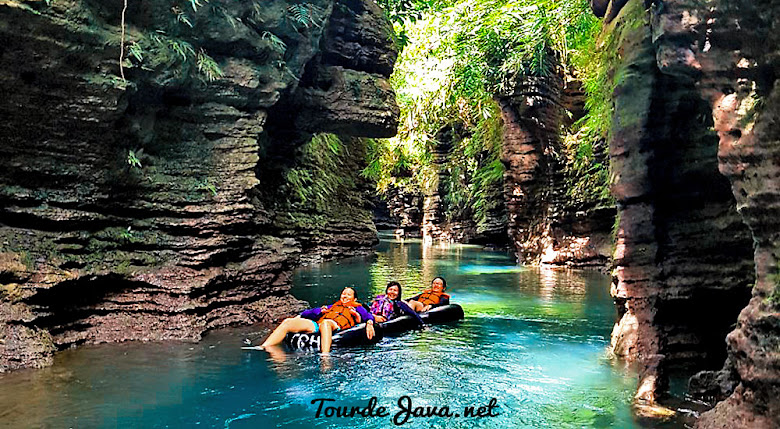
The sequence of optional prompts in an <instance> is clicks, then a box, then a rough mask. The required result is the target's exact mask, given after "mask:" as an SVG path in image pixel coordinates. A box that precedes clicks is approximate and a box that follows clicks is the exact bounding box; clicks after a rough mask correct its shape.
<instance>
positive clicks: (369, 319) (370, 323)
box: [357, 305, 375, 340]
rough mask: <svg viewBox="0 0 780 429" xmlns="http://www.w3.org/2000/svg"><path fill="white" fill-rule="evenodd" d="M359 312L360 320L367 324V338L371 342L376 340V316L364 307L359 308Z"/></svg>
mask: <svg viewBox="0 0 780 429" xmlns="http://www.w3.org/2000/svg"><path fill="white" fill-rule="evenodd" d="M357 312H358V314H359V315H360V320H363V321H365V322H366V337H367V338H368V339H369V340H370V339H372V338H374V334H375V332H374V315H373V314H371V313H369V312H368V311H366V309H365V308H363V306H362V305H361V306H360V307H357Z"/></svg>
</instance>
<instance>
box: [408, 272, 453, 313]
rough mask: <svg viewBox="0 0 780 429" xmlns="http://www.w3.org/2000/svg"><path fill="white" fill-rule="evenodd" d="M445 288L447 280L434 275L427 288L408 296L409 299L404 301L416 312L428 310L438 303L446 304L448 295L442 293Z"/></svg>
mask: <svg viewBox="0 0 780 429" xmlns="http://www.w3.org/2000/svg"><path fill="white" fill-rule="evenodd" d="M445 289H447V281H446V280H444V278H443V277H436V278H434V279H433V281H432V282H431V287H430V288H429V289H426V290H424V291H423V292H422V293H421V294H418V295H415V296H413V297H411V298H409V301H406V303H407V304H409V307H411V308H412V310H414V311H416V312H418V313H422V312H425V311H428V310H430V309H431V308H433V307H438V306H440V305H448V304H449V303H450V296H449V295H447V294H446V293H444V290H445Z"/></svg>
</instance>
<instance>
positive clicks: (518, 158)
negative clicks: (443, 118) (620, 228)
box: [498, 76, 615, 267]
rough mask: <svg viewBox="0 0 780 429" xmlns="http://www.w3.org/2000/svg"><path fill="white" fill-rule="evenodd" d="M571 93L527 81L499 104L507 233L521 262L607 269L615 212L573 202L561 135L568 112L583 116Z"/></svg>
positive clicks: (543, 81) (549, 81) (546, 82)
mask: <svg viewBox="0 0 780 429" xmlns="http://www.w3.org/2000/svg"><path fill="white" fill-rule="evenodd" d="M571 88H572V86H565V85H564V80H563V78H562V77H560V76H553V77H547V78H526V79H525V80H524V81H521V82H518V84H517V86H516V87H515V89H514V91H513V92H512V93H511V94H509V93H508V94H502V95H500V96H499V97H498V102H499V105H500V106H501V115H502V119H503V123H504V140H503V153H502V156H501V161H502V162H503V163H504V166H505V167H506V173H505V175H504V200H505V201H506V207H507V214H508V234H509V239H510V241H511V242H512V244H513V245H514V248H515V250H516V251H517V258H518V261H519V262H521V263H530V264H534V263H545V264H554V265H573V266H599V267H603V266H605V265H606V264H607V262H608V261H609V259H610V254H611V252H612V239H611V237H610V231H611V229H612V224H613V220H614V213H615V208H614V207H613V206H612V205H611V204H599V203H598V202H594V201H590V202H577V201H574V200H573V199H572V198H571V197H570V196H569V195H568V189H569V184H568V183H567V177H566V175H565V172H564V160H563V159H562V156H561V154H562V153H563V144H562V142H561V136H560V129H561V125H562V122H563V121H564V115H563V112H564V106H566V107H568V108H570V109H572V111H575V112H576V111H577V110H579V109H581V106H580V102H579V101H578V100H580V99H581V96H582V94H581V93H578V91H571V90H570V89H571ZM575 114H576V113H575Z"/></svg>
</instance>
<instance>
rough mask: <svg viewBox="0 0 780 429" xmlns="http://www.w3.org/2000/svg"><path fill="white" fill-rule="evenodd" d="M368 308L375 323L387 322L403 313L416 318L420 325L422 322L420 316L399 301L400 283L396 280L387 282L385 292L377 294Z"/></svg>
mask: <svg viewBox="0 0 780 429" xmlns="http://www.w3.org/2000/svg"><path fill="white" fill-rule="evenodd" d="M369 310H370V311H371V314H373V315H374V320H375V321H376V322H377V323H383V322H387V321H388V320H390V319H393V318H396V317H398V316H401V315H403V314H408V315H410V316H412V317H414V318H416V319H417V320H418V321H419V322H420V324H421V325H422V324H423V321H422V319H420V316H419V315H418V314H417V313H415V312H414V310H412V308H411V307H409V305H408V304H406V303H405V302H403V301H401V284H400V283H398V282H396V281H391V282H390V283H388V284H387V287H386V288H385V294H384V295H377V297H376V298H374V301H373V302H372V303H371V308H370V309H369Z"/></svg>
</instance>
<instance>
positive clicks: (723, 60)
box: [654, 0, 780, 428]
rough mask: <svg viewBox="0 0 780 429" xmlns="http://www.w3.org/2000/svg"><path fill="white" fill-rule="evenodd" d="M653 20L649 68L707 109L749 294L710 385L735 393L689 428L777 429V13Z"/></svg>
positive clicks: (750, 5) (678, 12) (723, 10)
mask: <svg viewBox="0 0 780 429" xmlns="http://www.w3.org/2000/svg"><path fill="white" fill-rule="evenodd" d="M654 16H655V22H654V28H655V33H656V34H657V35H658V36H657V40H658V41H657V43H658V45H659V50H658V54H657V60H658V63H659V65H660V66H661V67H665V68H668V69H672V70H677V71H678V73H679V74H683V75H693V76H696V77H698V89H699V91H700V93H701V94H702V96H703V97H704V99H705V100H706V101H707V102H708V105H709V106H711V111H712V117H713V119H714V123H713V127H714V129H715V131H716V132H717V136H718V140H719V144H718V153H717V158H718V167H719V171H720V173H721V174H723V175H724V176H725V177H727V178H728V180H729V181H730V182H731V191H732V193H733V196H734V198H735V199H736V211H737V212H738V213H739V215H740V217H741V219H742V221H743V222H744V223H745V224H746V225H747V226H748V227H749V228H750V232H751V235H752V241H753V247H754V249H753V254H752V261H751V262H753V266H754V267H753V268H754V270H755V271H754V272H755V285H754V286H753V288H752V294H751V297H750V301H749V303H748V304H747V306H746V307H744V309H742V311H741V312H740V313H739V318H738V319H737V325H736V328H735V329H734V330H733V331H731V333H729V334H728V336H727V338H726V344H727V350H728V359H727V362H726V365H725V367H724V369H723V370H722V371H721V374H720V375H719V376H718V377H717V378H719V380H718V381H719V384H720V385H721V386H725V387H731V386H733V385H736V388H735V389H734V391H733V393H732V392H730V391H728V390H726V391H724V392H720V393H725V394H727V395H728V394H730V396H729V397H728V398H727V399H726V400H724V401H723V402H720V403H719V404H717V406H716V407H715V408H714V409H713V410H712V411H710V412H708V413H705V414H703V415H702V417H701V419H700V420H699V421H698V422H697V427H700V428H722V427H732V428H759V427H760V428H776V427H780V275H779V274H780V264H779V262H780V224H779V223H778V219H779V217H778V210H779V209H780V191H779V189H780V188H779V187H778V184H779V183H780V162H778V160H780V127H778V121H779V119H780V81H778V78H779V77H780V61H778V59H779V58H780V56H778V54H779V53H780V50H779V48H778V47H779V46H780V43H779V42H780V35H778V33H777V30H776V29H777V26H778V24H779V23H780V5H778V3H777V2H773V1H715V2H711V4H708V5H706V7H703V6H702V5H699V4H697V3H695V2H690V1H679V0H676V1H670V2H668V3H667V5H666V9H665V10H663V11H658V12H656V13H655V15H654ZM733 320H734V319H732V321H733ZM729 378H731V380H730V381H729V382H726V383H724V382H723V380H724V379H729Z"/></svg>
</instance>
